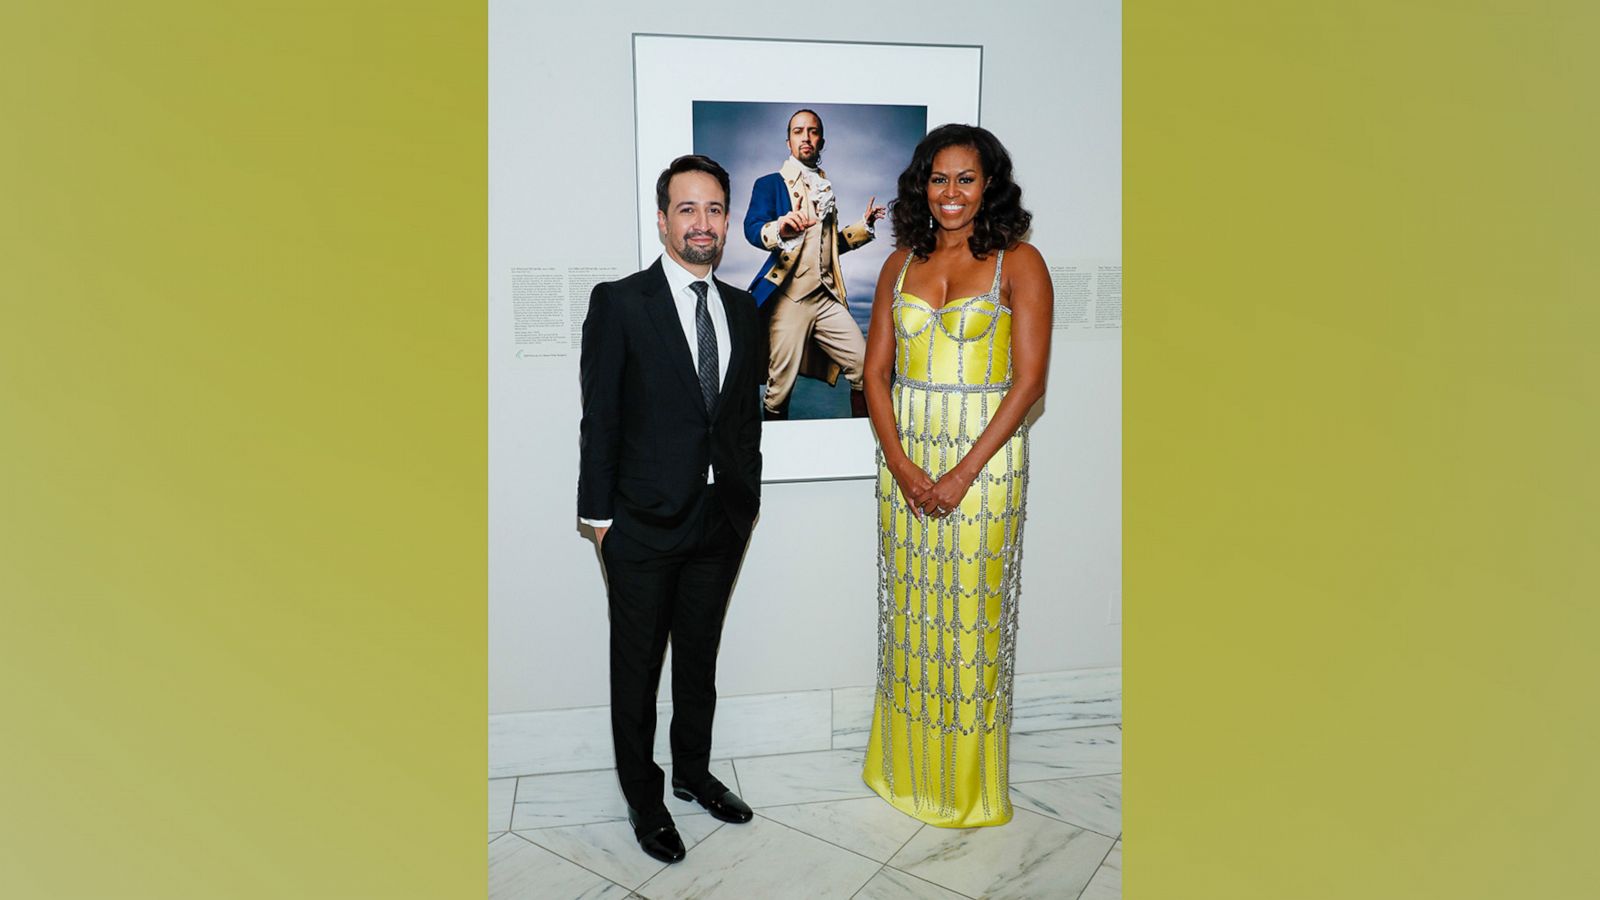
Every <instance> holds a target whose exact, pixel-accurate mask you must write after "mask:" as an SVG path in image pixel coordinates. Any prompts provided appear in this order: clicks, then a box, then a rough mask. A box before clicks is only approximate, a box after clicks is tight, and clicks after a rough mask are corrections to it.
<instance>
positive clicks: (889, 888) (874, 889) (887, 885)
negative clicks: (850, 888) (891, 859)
mask: <svg viewBox="0 0 1600 900" xmlns="http://www.w3.org/2000/svg"><path fill="white" fill-rule="evenodd" d="M853 900H967V895H966V894H958V893H956V892H955V891H952V890H950V889H949V888H942V887H940V886H938V885H937V884H934V883H933V882H931V881H923V880H922V879H921V878H918V877H916V876H915V875H907V874H906V873H904V872H902V871H900V870H899V869H891V868H889V867H888V866H885V867H884V868H883V871H881V872H879V873H878V874H876V875H874V876H872V880H871V881H869V882H867V885H866V887H864V888H862V889H861V892H860V893H858V894H856V895H855V897H854V898H853Z"/></svg>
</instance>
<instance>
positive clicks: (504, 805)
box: [489, 778, 517, 834]
mask: <svg viewBox="0 0 1600 900" xmlns="http://www.w3.org/2000/svg"><path fill="white" fill-rule="evenodd" d="M516 795H517V780H516V779H515V778H491V779H489V833H490V834H494V833H495V832H501V831H505V830H506V829H508V828H510V827H511V801H512V800H513V799H515V797H516Z"/></svg>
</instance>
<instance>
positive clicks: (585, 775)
mask: <svg viewBox="0 0 1600 900" xmlns="http://www.w3.org/2000/svg"><path fill="white" fill-rule="evenodd" d="M661 768H662V769H663V770H665V771H666V777H667V781H666V783H667V788H666V789H665V790H664V791H663V792H662V800H663V802H665V803H666V804H667V811H668V812H670V813H672V814H673V816H675V817H676V816H680V815H701V816H703V815H707V813H706V812H705V811H704V810H702V809H701V808H700V807H699V806H698V805H696V804H687V803H684V802H683V801H681V800H678V799H677V798H675V797H673V796H672V788H671V785H672V766H671V765H669V764H665V763H663V764H662V766H661ZM711 774H713V775H715V776H717V777H718V778H719V779H721V780H722V782H723V783H724V784H726V785H727V786H728V787H730V788H733V787H734V783H735V781H736V780H737V779H736V778H735V776H734V771H733V763H732V761H730V760H726V759H720V760H712V761H711ZM734 790H735V791H737V790H738V788H734ZM627 818H628V802H627V801H626V800H624V799H623V797H622V788H621V786H620V785H618V784H617V773H616V771H615V770H613V769H599V770H596V771H592V772H566V773H563V774H560V775H528V776H524V777H522V778H519V779H517V802H516V805H515V808H514V810H513V812H512V815H511V830H512V831H529V830H532V829H535V828H559V827H562V826H567V825H590V824H594V823H596V822H622V821H626V820H627Z"/></svg>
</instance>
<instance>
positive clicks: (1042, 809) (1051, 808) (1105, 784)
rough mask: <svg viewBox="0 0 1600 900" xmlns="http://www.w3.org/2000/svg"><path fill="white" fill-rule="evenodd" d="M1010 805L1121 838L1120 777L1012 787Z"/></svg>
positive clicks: (1034, 783)
mask: <svg viewBox="0 0 1600 900" xmlns="http://www.w3.org/2000/svg"><path fill="white" fill-rule="evenodd" d="M1011 802H1012V804H1013V805H1015V806H1019V807H1021V808H1023V809H1031V810H1033V811H1034V812H1036V813H1043V814H1044V815H1047V816H1049V817H1051V818H1053V819H1060V820H1061V821H1063V822H1067V823H1069V824H1072V825H1077V826H1079V827H1080V828H1087V829H1089V830H1090V831H1098V832H1099V833H1101V834H1103V835H1106V836H1107V837H1117V836H1119V835H1121V834H1122V776H1121V775H1093V776H1089V777H1085V778H1063V779H1059V780H1056V781H1029V782H1023V783H1021V784H1013V785H1012V786H1011Z"/></svg>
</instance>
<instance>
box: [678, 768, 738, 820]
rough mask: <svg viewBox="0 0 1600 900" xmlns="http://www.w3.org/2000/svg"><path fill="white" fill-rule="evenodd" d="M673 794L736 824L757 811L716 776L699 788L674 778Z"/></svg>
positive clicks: (717, 817)
mask: <svg viewBox="0 0 1600 900" xmlns="http://www.w3.org/2000/svg"><path fill="white" fill-rule="evenodd" d="M672 796H674V797H677V798H678V799H679V800H693V801H694V802H696V803H698V804H700V805H701V806H703V807H705V808H706V812H709V813H711V816H712V818H716V819H721V820H722V821H724V822H732V823H733V824H735V825H742V824H744V823H745V822H748V821H750V819H751V818H752V817H754V816H755V813H753V812H751V811H750V807H749V806H748V805H746V804H745V802H744V801H743V800H740V799H739V795H738V794H735V793H734V792H733V791H730V790H728V786H727V785H725V784H723V783H722V782H720V781H718V780H716V779H715V778H713V779H711V781H709V782H708V783H707V784H706V785H705V787H703V788H701V789H699V790H695V789H694V788H691V787H689V786H688V785H687V784H684V783H683V782H681V781H679V780H678V779H676V778H674V779H672Z"/></svg>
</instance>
